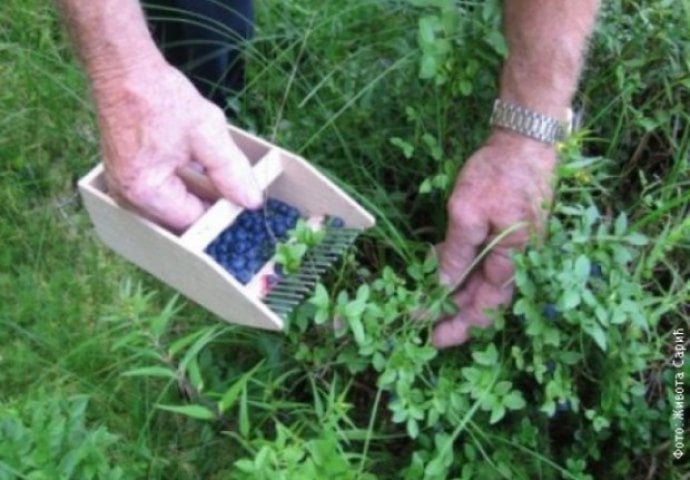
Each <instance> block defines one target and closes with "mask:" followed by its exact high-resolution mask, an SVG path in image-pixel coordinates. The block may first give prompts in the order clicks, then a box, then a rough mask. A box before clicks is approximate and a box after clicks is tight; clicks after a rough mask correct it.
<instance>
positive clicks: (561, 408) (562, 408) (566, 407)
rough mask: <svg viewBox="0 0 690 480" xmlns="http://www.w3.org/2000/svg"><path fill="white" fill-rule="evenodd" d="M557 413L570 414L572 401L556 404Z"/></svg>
mask: <svg viewBox="0 0 690 480" xmlns="http://www.w3.org/2000/svg"><path fill="white" fill-rule="evenodd" d="M556 411H557V412H561V413H562V412H569V411H570V400H561V401H560V402H558V403H557V404H556Z"/></svg>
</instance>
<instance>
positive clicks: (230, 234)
mask: <svg viewBox="0 0 690 480" xmlns="http://www.w3.org/2000/svg"><path fill="white" fill-rule="evenodd" d="M218 240H219V241H220V243H221V244H223V243H232V242H233V241H234V240H235V231H234V230H233V229H231V228H227V229H225V231H224V232H223V233H221V234H220V236H219V237H218Z"/></svg>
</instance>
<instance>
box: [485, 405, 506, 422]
mask: <svg viewBox="0 0 690 480" xmlns="http://www.w3.org/2000/svg"><path fill="white" fill-rule="evenodd" d="M505 414H506V409H505V407H504V406H503V405H501V404H498V405H495V406H494V408H493V409H492V410H491V418H489V423H490V424H491V425H493V424H494V423H496V422H498V421H499V420H501V419H502V418H503V417H504V416H505Z"/></svg>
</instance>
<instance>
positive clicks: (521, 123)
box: [489, 98, 573, 145]
mask: <svg viewBox="0 0 690 480" xmlns="http://www.w3.org/2000/svg"><path fill="white" fill-rule="evenodd" d="M568 117H569V118H568V119H567V120H558V119H556V118H553V117H549V116H547V115H544V114H542V113H539V112H535V111H533V110H529V109H527V108H525V107H523V106H521V105H518V104H517V103H512V102H507V101H505V100H501V99H500V98H497V99H496V101H495V102H494V109H493V111H492V113H491V120H490V122H489V123H490V124H491V126H493V127H501V128H505V129H507V130H511V131H513V132H517V133H519V134H521V135H525V136H527V137H530V138H534V139H535V140H539V141H540V142H544V143H548V144H549V145H553V144H555V143H556V142H560V141H563V140H565V139H566V137H567V136H568V135H569V134H570V132H571V131H572V121H573V119H572V117H573V115H572V111H571V110H570V109H568Z"/></svg>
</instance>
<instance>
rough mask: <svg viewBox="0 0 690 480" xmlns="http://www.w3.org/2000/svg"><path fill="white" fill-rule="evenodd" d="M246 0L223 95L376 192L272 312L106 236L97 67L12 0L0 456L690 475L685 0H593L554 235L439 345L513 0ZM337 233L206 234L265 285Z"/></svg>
mask: <svg viewBox="0 0 690 480" xmlns="http://www.w3.org/2000/svg"><path fill="white" fill-rule="evenodd" d="M256 4H257V35H256V38H255V39H254V40H253V41H252V42H251V43H250V44H249V45H247V47H246V52H247V56H248V66H249V71H248V84H247V87H246V89H245V91H243V92H241V93H240V94H239V95H236V96H234V97H231V98H228V101H229V102H231V103H232V105H233V107H234V108H235V109H236V110H237V111H238V112H239V113H238V116H237V119H236V120H234V121H235V122H237V123H238V124H239V125H240V126H241V127H243V128H246V129H249V130H251V131H253V132H255V133H257V134H259V135H262V136H264V137H266V138H269V139H271V140H272V141H275V142H276V143H278V144H280V145H282V146H285V147H286V148H289V149H291V150H293V151H296V152H298V153H300V154H302V155H303V156H305V157H306V158H308V159H309V160H310V161H312V162H313V163H315V164H317V165H318V166H319V167H320V168H321V169H322V170H323V171H324V172H325V173H326V174H327V175H330V176H331V177H332V178H333V179H334V180H335V181H337V182H338V183H339V184H340V185H342V186H343V187H344V188H345V189H346V190H348V191H349V192H350V193H352V194H353V195H354V196H355V197H356V198H357V199H358V201H360V202H361V203H362V204H363V205H365V206H366V207H367V208H368V209H369V210H371V211H372V212H373V213H374V214H375V215H376V217H377V226H376V228H374V229H372V230H371V231H367V232H366V233H365V234H364V235H363V236H362V237H360V239H359V240H358V241H357V243H356V244H355V245H354V246H353V248H351V249H350V250H348V251H347V252H346V253H345V255H344V256H343V257H342V259H341V261H339V262H338V263H337V264H335V265H334V268H333V269H332V270H331V271H330V272H329V273H328V274H326V275H325V276H324V277H322V279H321V281H320V283H319V284H318V285H316V287H315V289H314V290H313V292H312V293H311V294H310V296H309V298H308V299H307V301H306V302H305V303H304V304H303V305H302V306H301V307H299V308H298V309H297V310H295V311H294V312H293V313H292V314H291V315H290V317H289V318H288V319H287V328H286V331H285V332H282V333H271V332H263V331H255V330H251V329H247V328H243V327H239V326H233V325H227V324H224V323H221V322H218V321H217V319H215V318H214V317H213V316H212V315H210V314H208V313H207V312H204V311H202V310H201V309H200V308H198V307H197V306H195V305H192V304H190V303H187V302H185V301H184V300H182V299H181V298H179V297H178V296H177V295H176V294H175V292H173V291H171V290H169V289H168V288H167V287H166V286H165V285H162V284H160V283H159V282H157V281H155V280H154V279H152V278H151V277H149V276H147V275H145V274H143V273H142V272H140V271H138V270H136V269H135V268H134V267H132V266H131V265H129V264H127V263H126V262H124V261H122V260H121V259H119V258H117V257H116V256H115V255H114V254H113V253H112V252H109V251H108V250H107V249H106V248H105V247H103V246H102V245H101V244H100V243H99V242H98V241H97V240H96V239H95V236H94V235H93V233H92V230H91V228H90V226H89V223H88V219H87V217H86V214H85V212H84V210H83V208H82V206H81V205H80V203H79V200H78V196H77V195H76V191H75V188H74V182H75V180H76V178H77V177H78V175H79V174H80V173H82V172H85V171H87V169H88V168H89V167H90V166H91V165H92V164H93V163H94V162H95V161H96V158H97V155H98V136H97V130H96V123H95V119H94V115H93V107H92V106H91V104H90V102H89V101H88V100H86V99H85V98H86V97H85V92H86V91H87V88H86V84H85V80H84V78H83V76H82V75H81V73H80V70H79V68H78V66H77V64H76V62H75V60H74V58H73V55H72V53H71V49H70V48H69V45H68V42H67V41H66V39H65V36H64V32H63V31H62V29H61V28H60V26H59V23H58V22H57V19H56V16H55V12H54V10H53V8H52V6H51V4H50V3H46V2H39V1H38V0H24V1H19V0H6V1H5V2H2V4H0V18H3V19H5V18H6V19H11V21H7V22H0V62H3V65H5V64H8V65H10V66H11V68H0V81H2V85H3V89H1V90H0V108H1V109H2V112H3V113H4V115H3V116H2V120H0V157H1V158H2V160H3V161H2V162H0V202H1V203H2V205H3V208H2V213H0V238H1V239H2V247H3V248H2V249H0V386H1V388H0V479H3V480H4V479H8V480H9V479H12V480H14V479H22V478H32V479H43V478H46V479H48V478H50V479H54V478H59V479H63V478H65V479H67V478H74V479H83V478H93V479H108V478H135V479H138V478H151V479H166V480H168V479H173V480H187V479H196V478H205V479H212V480H225V479H250V478H251V479H253V478H258V479H261V478H271V479H274V478H276V479H286V480H309V479H321V478H333V479H353V480H355V479H358V480H371V479H382V480H383V479H400V478H402V479H406V480H412V479H415V480H417V479H429V480H431V479H434V480H435V479H475V478H479V479H483V478H509V479H530V480H531V479H535V478H538V479H561V478H567V479H582V480H584V479H599V478H606V479H618V478H620V479H635V480H643V479H656V478H658V479H667V478H668V479H673V480H679V479H682V478H686V477H687V474H686V472H687V469H688V455H690V453H688V447H687V444H688V437H689V436H690V432H688V426H687V425H688V423H687V422H688V420H687V415H685V411H686V410H687V405H688V400H687V398H688V397H687V391H688V388H689V387H687V385H689V384H688V378H690V369H689V367H688V365H690V362H688V361H687V360H686V356H685V355H684V352H685V349H686V348H687V346H688V332H690V301H689V299H690V282H689V280H688V279H689V278H690V264H689V263H688V262H687V258H688V251H689V249H690V223H689V221H688V218H689V213H690V193H689V191H688V189H687V185H688V184H689V182H690V167H689V165H688V162H689V152H690V114H689V113H688V108H687V106H688V104H689V102H690V95H689V94H688V92H689V91H690V90H689V89H690V64H688V60H687V59H688V58H689V56H688V51H689V49H690V30H689V29H688V28H687V27H688V18H689V15H690V9H689V7H688V5H687V2H680V3H678V2H669V1H667V0H650V1H645V2H643V1H641V0H616V1H611V2H603V6H602V13H601V17H600V19H599V25H598V29H597V33H596V35H595V36H594V37H593V38H592V41H591V48H590V51H591V52H590V58H589V61H588V67H587V70H586V71H585V72H584V76H583V80H582V83H581V86H580V89H579V94H578V99H577V102H578V104H579V105H580V106H582V107H583V109H584V111H585V117H584V123H583V127H582V129H581V130H580V131H579V132H577V133H576V134H575V135H574V136H573V137H572V138H571V139H569V140H568V141H567V142H565V143H564V144H562V145H560V146H559V157H560V161H559V166H558V172H557V179H556V180H557V183H556V185H555V187H556V197H555V201H554V203H553V205H552V206H551V216H550V220H549V222H548V225H547V235H546V237H545V238H544V239H543V240H542V241H539V242H538V241H535V242H533V243H532V244H531V245H530V246H529V248H528V249H527V250H526V251H525V252H515V254H514V257H513V258H514V262H515V265H516V274H515V278H514V280H515V284H516V295H515V298H514V301H513V303H512V304H511V305H510V306H509V307H506V308H505V309H503V310H501V311H497V312H494V313H493V319H494V322H493V326H492V327H491V328H489V329H486V330H478V331H475V332H473V334H472V340H471V342H470V343H468V344H467V345H464V346H462V347H458V348H454V349H448V350H444V351H437V350H436V349H434V348H433V347H432V346H431V345H430V343H429V334H430V329H431V327H432V324H433V322H434V320H436V319H438V318H441V317H442V316H444V315H447V314H449V313H452V312H454V311H455V308H456V307H455V306H454V305H453V304H452V302H450V301H449V295H448V291H447V290H446V289H445V288H444V287H442V286H440V285H439V284H438V282H437V265H436V259H435V258H434V256H433V255H429V252H430V247H431V246H432V245H433V244H435V243H437V242H439V241H441V240H442V238H443V233H444V229H445V213H444V212H445V202H446V200H447V198H448V195H449V193H450V188H451V186H452V183H453V180H454V178H455V175H456V173H457V171H458V169H459V168H460V167H461V166H462V162H463V161H464V159H465V158H467V157H468V155H469V154H471V152H472V151H473V150H474V149H475V148H477V147H478V146H479V145H480V144H481V142H482V140H483V139H484V138H485V136H486V134H487V131H488V128H487V126H486V116H487V114H486V112H487V111H489V110H490V108H491V102H492V100H493V98H494V97H495V94H496V88H497V85H496V82H495V78H496V73H497V71H498V68H499V66H500V63H501V60H502V59H503V57H504V56H505V54H506V45H505V42H504V40H503V38H502V37H501V35H500V33H499V32H500V29H499V26H500V24H501V18H500V15H501V8H500V2H498V1H497V0H487V1H484V2H465V1H463V2H459V1H455V0H385V1H372V0H364V1H361V2H345V1H344V0H334V1H330V2H319V3H318V5H317V4H315V3H314V2H307V1H304V0H289V1H286V2H280V3H273V2H260V1H257V2H256ZM329 221H330V222H335V225H333V226H335V227H338V225H337V223H338V221H337V219H331V220H329ZM271 234H273V235H275V236H276V238H275V239H273V238H272V237H271ZM278 237H280V238H278ZM275 240H277V241H275ZM318 242H319V238H318V234H316V233H314V232H313V231H312V230H310V229H309V228H308V227H307V226H306V224H305V222H304V220H303V219H300V218H299V213H298V212H295V211H294V210H293V209H291V208H290V207H289V206H285V205H283V204H282V203H280V202H276V201H269V202H268V203H267V208H266V211H265V212H260V213H251V212H248V213H245V214H243V215H242V216H241V217H240V218H238V220H237V221H236V222H235V223H234V224H233V226H231V227H230V228H229V229H228V230H227V231H226V232H224V233H223V234H222V235H221V236H220V237H219V239H218V240H216V241H215V242H214V243H213V244H212V245H210V246H209V247H208V249H207V253H208V254H209V255H211V256H212V257H213V258H214V259H215V260H216V261H217V262H218V263H219V264H220V265H221V266H223V267H224V268H226V269H227V270H228V271H229V272H230V273H231V274H232V275H233V276H234V277H235V278H237V279H238V281H240V282H246V281H247V280H248V279H249V278H251V276H252V275H253V274H254V272H256V271H257V270H258V269H259V268H260V267H261V265H262V264H264V263H265V262H266V261H268V260H269V259H273V260H277V261H278V262H279V263H281V264H282V265H283V269H284V270H285V271H284V272H282V273H284V274H286V275H289V274H290V273H291V272H294V271H296V270H299V268H300V264H301V261H302V260H303V258H304V256H305V253H306V250H307V249H308V248H309V245H314V244H317V243H318Z"/></svg>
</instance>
